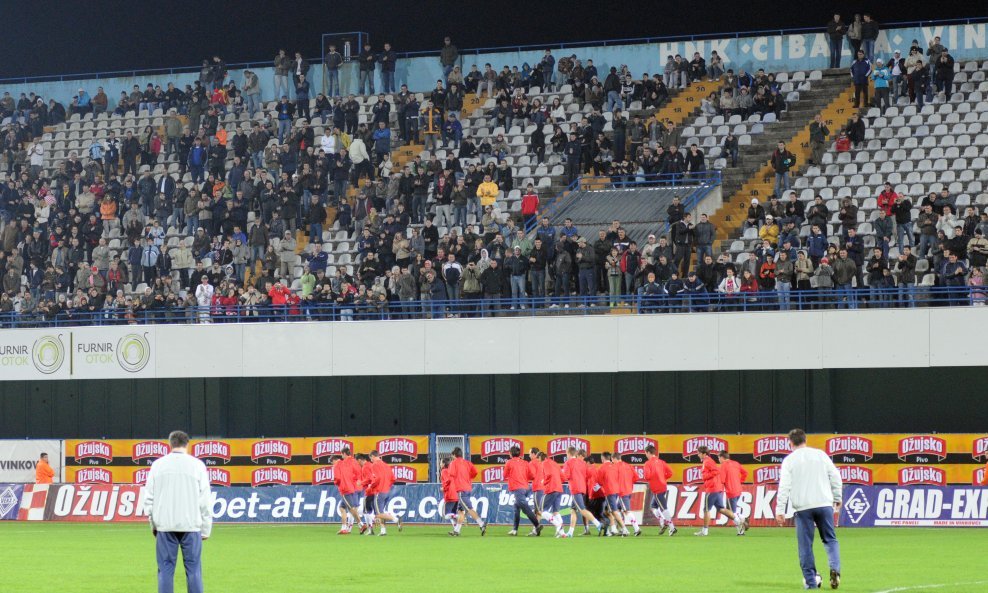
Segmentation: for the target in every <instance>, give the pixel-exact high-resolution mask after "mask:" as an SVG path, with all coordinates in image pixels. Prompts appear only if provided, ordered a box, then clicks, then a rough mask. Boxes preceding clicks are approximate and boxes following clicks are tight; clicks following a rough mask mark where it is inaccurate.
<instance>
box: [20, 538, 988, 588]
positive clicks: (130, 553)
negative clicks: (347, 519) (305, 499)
mask: <svg viewBox="0 0 988 593" xmlns="http://www.w3.org/2000/svg"><path fill="white" fill-rule="evenodd" d="M337 529H338V526H336V525H295V526H291V525H279V526H275V525H256V526H252V525H218V526H217V527H216V529H215V531H214V533H213V537H212V538H210V540H209V541H207V542H206V543H205V548H204V552H203V554H204V576H205V586H206V591H207V592H208V593H267V592H270V593H310V592H311V593H316V592H318V593H324V592H327V591H342V592H347V593H361V592H368V593H370V592H374V593H379V592H382V591H384V592H387V593H419V592H422V593H425V592H429V593H433V592H439V593H459V592H461V591H465V592H470V593H486V592H492V593H493V592H497V593H510V592H521V591H536V592H539V593H550V592H555V591H565V592H567V593H582V592H588V593H591V592H594V593H596V592H611V591H613V592H615V593H637V592H646V591H647V592H649V593H653V592H655V591H671V592H680V591H697V592H711V593H713V592H725V593H727V592H735V591H738V592H740V591H745V592H772V591H799V590H801V589H802V586H801V577H800V574H799V568H798V565H797V562H796V547H795V541H794V533H793V531H792V530H791V529H752V530H751V531H750V532H749V533H748V535H746V536H745V537H737V536H736V535H735V534H734V530H733V529H732V528H717V529H713V530H711V531H712V533H711V535H710V536H708V537H706V538H698V537H694V536H693V532H694V531H695V529H692V528H683V529H681V530H680V533H679V534H678V535H676V536H675V537H672V538H670V537H667V536H663V537H658V536H657V530H656V529H655V528H649V529H647V530H646V532H645V533H644V534H643V535H642V536H641V537H639V538H597V537H579V536H578V537H575V538H573V539H571V540H555V539H553V538H552V537H545V536H543V537H541V538H527V537H516V538H513V537H507V536H506V535H505V534H506V532H507V530H508V528H505V527H502V526H495V527H491V528H490V530H489V531H488V533H487V536H486V537H484V538H481V537H480V533H479V531H478V530H477V528H476V527H475V526H473V525H469V526H465V527H464V531H463V536H461V537H459V538H455V539H454V538H451V537H448V536H447V535H446V532H447V531H448V528H443V527H407V528H406V529H405V531H404V532H403V533H398V531H397V529H394V528H392V529H389V530H388V536H387V537H383V538H382V537H369V536H364V537H361V536H358V535H356V533H354V534H353V535H349V536H337V535H336V530H337ZM546 533H550V531H549V530H547V531H546ZM838 537H839V538H840V540H841V547H842V553H843V563H844V567H843V568H844V570H843V573H844V582H843V584H842V585H841V588H840V591H847V592H868V593H876V592H879V591H884V592H896V593H898V592H900V591H901V592H906V591H936V592H937V593H972V592H977V591H988V574H986V573H985V567H986V566H988V561H986V560H985V558H986V556H985V550H986V546H985V544H986V542H988V531H984V530H978V529H840V530H838ZM0 541H2V542H3V552H2V554H0V592H2V593H134V592H141V591H143V592H146V591H155V590H156V589H155V587H156V585H155V583H156V575H155V560H154V541H153V538H152V536H151V533H150V530H149V528H148V527H147V526H146V525H144V524H140V525H122V524H113V525H92V524H57V523H47V524H45V523H7V522H5V523H2V524H0ZM817 545H818V553H817V563H818V568H819V569H821V572H823V573H824V574H826V573H825V572H824V570H823V569H825V568H826V558H825V556H824V555H823V551H822V549H819V542H818V544H817ZM825 588H826V581H825ZM175 590H176V591H182V592H184V591H185V585H184V573H182V571H181V568H179V574H178V576H177V578H176V587H175Z"/></svg>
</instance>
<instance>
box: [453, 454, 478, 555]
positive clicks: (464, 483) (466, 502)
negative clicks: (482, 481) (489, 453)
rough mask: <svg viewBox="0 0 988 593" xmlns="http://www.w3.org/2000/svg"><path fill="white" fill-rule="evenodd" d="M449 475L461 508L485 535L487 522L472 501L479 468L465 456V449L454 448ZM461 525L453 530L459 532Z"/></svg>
mask: <svg viewBox="0 0 988 593" xmlns="http://www.w3.org/2000/svg"><path fill="white" fill-rule="evenodd" d="M449 477H450V479H451V480H453V487H454V488H456V494H457V497H458V498H459V501H460V508H461V509H463V510H464V511H466V513H467V514H468V515H470V517H471V518H473V520H474V521H476V522H477V526H478V527H480V535H481V537H483V536H484V534H486V533H487V523H485V522H484V520H483V519H481V518H480V515H478V514H477V510H476V509H474V508H473V503H471V502H470V493H471V492H472V491H473V479H474V478H476V477H477V468H476V467H475V466H474V464H472V463H470V462H469V461H468V460H466V459H464V458H463V449H461V448H459V447H456V448H455V449H453V461H451V462H449ZM461 525H462V523H458V524H457V525H456V527H454V528H453V531H455V532H456V533H457V534H459V533H460V526H461Z"/></svg>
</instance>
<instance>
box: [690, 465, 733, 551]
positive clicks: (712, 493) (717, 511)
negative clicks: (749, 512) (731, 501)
mask: <svg viewBox="0 0 988 593" xmlns="http://www.w3.org/2000/svg"><path fill="white" fill-rule="evenodd" d="M697 453H699V454H700V458H701V459H703V469H702V470H701V475H702V476H703V492H704V494H705V495H706V497H707V499H706V503H705V504H704V506H703V527H702V528H701V529H700V530H699V531H697V532H696V533H694V534H693V535H701V536H705V535H707V534H708V529H709V527H710V518H711V513H710V511H711V510H712V511H713V515H714V516H716V515H724V516H725V517H727V518H728V519H731V520H732V521H734V526H735V527H737V529H738V533H743V532H744V524H743V523H742V522H741V518H740V517H738V516H737V515H735V514H734V512H733V511H731V509H729V508H727V501H725V500H724V482H723V481H721V479H720V464H719V463H718V461H719V460H718V459H717V456H716V455H714V454H713V453H711V452H710V451H709V450H708V449H707V448H706V447H700V448H699V449H697Z"/></svg>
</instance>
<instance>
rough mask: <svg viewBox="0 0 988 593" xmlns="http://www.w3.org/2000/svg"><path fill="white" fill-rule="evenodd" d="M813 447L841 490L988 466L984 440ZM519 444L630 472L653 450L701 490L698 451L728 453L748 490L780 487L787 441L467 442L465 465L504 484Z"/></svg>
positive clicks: (880, 437) (915, 482)
mask: <svg viewBox="0 0 988 593" xmlns="http://www.w3.org/2000/svg"><path fill="white" fill-rule="evenodd" d="M808 444H809V445H810V446H811V447H817V448H820V449H823V450H824V451H826V452H827V454H828V455H829V456H830V457H831V459H833V461H834V463H835V464H836V465H837V468H838V470H840V473H841V478H842V479H843V480H844V483H845V484H857V485H863V486H871V485H873V484H897V485H899V486H946V485H948V484H958V485H980V484H981V482H982V480H983V476H984V462H985V461H988V436H986V435H984V434H832V435H825V434H813V435H809V436H808ZM515 445H517V446H518V447H520V448H521V449H522V452H523V454H527V453H528V451H529V450H530V449H531V448H532V447H538V448H539V449H540V450H542V451H545V452H546V454H547V455H549V456H550V457H552V458H554V459H555V460H556V461H559V462H560V463H561V462H563V461H564V460H565V458H566V450H567V449H568V448H569V447H576V448H577V449H585V450H586V451H587V452H588V453H589V454H590V455H592V456H593V458H594V459H596V460H599V459H600V453H602V452H604V451H610V452H612V453H614V454H615V455H617V456H619V457H621V459H623V460H624V461H626V462H628V463H630V464H633V465H635V466H636V469H637V471H638V472H639V476H640V475H641V468H640V465H641V464H643V463H645V448H646V447H648V446H649V445H652V446H655V447H656V449H657V450H658V451H659V456H660V457H661V458H662V459H663V460H664V461H665V462H666V463H668V464H669V465H670V467H671V468H672V471H673V477H672V480H671V481H673V482H678V483H681V484H683V485H686V486H692V485H698V484H700V483H702V478H701V476H700V460H699V456H698V455H697V449H698V448H699V447H701V446H705V447H707V448H708V449H710V450H712V451H724V450H726V451H729V452H730V453H731V458H732V459H733V460H735V461H737V462H739V463H741V464H742V465H743V466H744V467H745V469H747V471H748V480H747V482H748V483H751V484H754V485H766V484H778V482H779V465H780V464H781V463H782V460H783V459H784V458H785V456H786V455H788V454H789V452H790V451H791V450H792V449H791V445H790V444H789V439H788V438H787V437H786V435H771V434H762V435H657V434H655V435H573V436H559V435H529V436H471V437H470V459H471V461H473V463H474V464H476V465H477V469H478V472H479V473H478V476H477V480H478V481H480V482H482V483H495V482H500V481H502V480H503V477H504V476H503V469H502V468H503V465H504V462H505V461H507V459H508V456H509V450H510V449H511V447H512V446H515Z"/></svg>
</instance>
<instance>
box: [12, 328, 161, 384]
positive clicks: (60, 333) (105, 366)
mask: <svg viewBox="0 0 988 593" xmlns="http://www.w3.org/2000/svg"><path fill="white" fill-rule="evenodd" d="M151 337H152V336H151V333H150V332H149V331H146V330H145V329H142V328H135V327H128V326H124V327H92V328H71V329H70V328H53V329H44V330H14V331H4V332H0V376H2V378H3V379H9V380H17V379H72V378H79V379H97V378H102V379H113V378H125V377H149V376H153V375H154V347H153V340H152V339H151Z"/></svg>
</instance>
